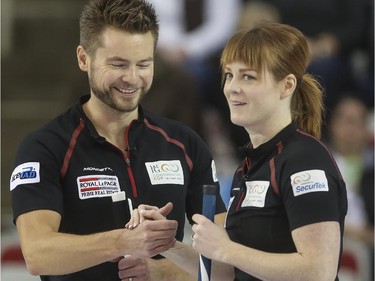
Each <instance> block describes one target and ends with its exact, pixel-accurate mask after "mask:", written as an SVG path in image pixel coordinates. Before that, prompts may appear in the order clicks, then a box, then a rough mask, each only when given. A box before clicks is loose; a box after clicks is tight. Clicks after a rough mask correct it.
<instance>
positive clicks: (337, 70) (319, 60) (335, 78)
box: [243, 0, 367, 109]
mask: <svg viewBox="0 0 375 281" xmlns="http://www.w3.org/2000/svg"><path fill="white" fill-rule="evenodd" d="M365 1H366V0H305V1H300V0H243V2H244V3H249V2H261V3H267V4H269V5H273V6H274V7H275V8H276V9H277V10H278V13H279V16H280V21H281V22H283V23H287V24H290V25H292V26H295V27H297V28H298V29H300V30H301V31H302V32H303V33H305V35H306V36H307V37H308V40H309V44H310V52H311V54H312V61H311V65H310V67H309V69H308V72H309V73H311V74H313V75H316V76H318V77H320V78H321V83H322V84H323V86H324V88H325V91H326V97H325V104H326V106H327V107H328V109H329V108H331V107H332V106H333V104H334V103H335V101H336V99H337V97H339V95H340V93H342V92H343V90H347V89H353V88H355V87H356V85H355V82H354V81H353V79H354V78H353V74H352V73H351V72H352V68H351V65H350V58H351V56H352V54H353V51H354V50H356V49H357V48H360V47H361V44H362V41H363V38H364V36H366V35H367V34H366V26H365V25H366V16H367V12H366V10H365V7H366V6H365Z"/></svg>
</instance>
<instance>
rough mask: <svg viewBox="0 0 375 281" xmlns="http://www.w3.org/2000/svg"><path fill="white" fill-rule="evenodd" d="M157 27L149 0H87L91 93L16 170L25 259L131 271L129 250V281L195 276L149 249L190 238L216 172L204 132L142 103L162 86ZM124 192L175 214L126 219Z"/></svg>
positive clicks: (93, 270) (47, 130)
mask: <svg viewBox="0 0 375 281" xmlns="http://www.w3.org/2000/svg"><path fill="white" fill-rule="evenodd" d="M158 28H159V27H158V23H157V18H156V15H155V11H154V9H153V7H152V6H151V5H150V4H147V3H145V2H144V1H143V0H133V1H131V0H129V1H127V0H109V1H108V0H93V1H89V2H88V4H87V5H86V6H85V7H84V9H83V12H82V14H81V18H80V37H81V38H80V45H79V46H78V48H77V59H78V64H79V67H80V69H81V70H82V71H85V72H87V74H88V79H89V85H90V95H87V96H84V97H82V98H81V100H80V103H79V104H77V105H76V106H73V107H72V108H70V109H69V110H68V111H67V112H65V113H63V114H62V115H60V116H59V117H57V118H56V119H54V120H52V121H51V122H49V123H48V124H47V125H45V126H43V127H42V128H41V129H39V130H37V131H36V132H34V133H32V134H30V135H29V136H27V137H26V138H25V139H24V141H23V142H22V144H21V146H20V148H19V151H18V153H17V157H16V163H15V169H14V171H13V174H12V176H11V180H10V189H11V191H12V200H13V211H14V221H15V223H16V225H17V230H18V233H19V237H20V243H21V247H22V251H23V254H24V257H25V260H26V265H27V267H28V270H29V271H30V273H31V274H33V275H40V276H41V280H80V281H84V280H90V281H92V280H120V279H119V276H118V270H119V269H118V266H117V261H118V260H119V257H121V256H124V255H125V256H126V257H127V258H126V259H125V260H122V262H121V270H122V274H124V272H125V275H127V276H121V278H126V279H124V280H133V278H134V279H136V280H176V279H177V280H184V278H186V280H187V278H189V276H188V275H187V274H185V273H183V272H182V271H181V270H179V269H177V267H174V266H173V265H172V264H171V263H170V262H169V261H167V260H165V259H157V258H155V259H149V257H154V256H155V255H157V254H159V253H161V252H163V251H165V250H167V249H169V248H170V247H172V246H173V245H174V243H175V239H178V240H182V238H183V229H184V222H185V211H186V214H187V216H188V218H189V220H190V221H191V216H192V215H193V214H194V213H199V212H201V208H202V206H201V205H202V203H201V202H202V185H203V184H217V183H216V182H217V179H216V175H215V169H214V162H213V160H212V157H211V155H210V153H209V152H208V149H207V146H206V145H205V144H204V142H203V141H202V139H201V138H200V137H199V136H198V135H197V134H196V133H195V132H193V131H192V130H190V129H188V128H187V127H185V126H183V125H181V124H179V123H177V122H175V121H172V120H167V119H165V118H162V117H160V116H156V115H154V114H151V113H149V112H147V111H144V110H143V109H142V108H141V107H140V106H139V104H140V102H141V100H142V98H143V97H144V96H145V95H146V93H147V91H148V90H149V89H150V87H151V84H152V78H153V69H154V64H153V58H154V51H155V47H156V43H157V39H158ZM121 192H122V193H123V192H124V193H125V197H126V200H124V201H120V204H123V206H122V207H124V206H125V205H124V204H125V203H124V202H129V201H127V200H130V203H132V205H133V206H134V207H137V206H138V205H139V204H141V203H146V204H151V205H156V206H158V207H162V206H164V205H165V204H166V203H167V202H172V203H173V210H171V204H168V205H167V206H166V207H165V208H167V210H166V212H165V213H168V214H169V215H168V219H169V220H165V221H154V222H153V221H152V222H146V223H145V224H142V225H141V226H140V227H137V228H134V229H132V230H130V229H125V228H122V227H121V226H120V227H119V228H118V229H116V226H117V225H119V224H120V225H122V226H124V225H125V223H126V222H127V221H128V220H129V216H125V215H124V214H123V213H121V214H119V213H116V212H114V211H113V210H114V208H113V206H114V203H113V202H112V199H111V196H112V195H113V194H120V193H121ZM218 201H219V204H218V206H217V213H223V212H224V211H225V207H224V205H223V202H222V200H221V199H220V198H219V200H218ZM116 204H118V202H117V203H116ZM162 209H163V208H162ZM124 213H125V212H124ZM117 217H120V218H121V221H120V222H119V221H118V219H116V218H117ZM221 217H222V215H221ZM177 222H178V223H177Z"/></svg>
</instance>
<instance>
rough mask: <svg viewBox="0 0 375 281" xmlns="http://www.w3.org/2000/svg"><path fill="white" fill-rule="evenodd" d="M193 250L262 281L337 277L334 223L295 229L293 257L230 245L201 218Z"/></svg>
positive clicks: (337, 231)
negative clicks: (295, 249) (295, 250)
mask: <svg viewBox="0 0 375 281" xmlns="http://www.w3.org/2000/svg"><path fill="white" fill-rule="evenodd" d="M193 220H194V221H195V222H196V223H197V224H195V225H194V226H193V231H194V232H195V235H194V241H193V248H194V249H196V250H197V251H198V252H201V253H202V254H203V255H204V256H206V257H208V258H211V259H214V260H217V261H220V262H223V263H226V264H230V265H232V266H234V267H237V268H239V269H241V270H242V271H244V272H247V273H248V274H250V275H253V276H255V277H257V278H259V279H262V280H268V281H273V280H275V281H283V280H286V281H289V280H295V281H298V280H303V281H309V280H320V281H324V280H327V281H328V280H329V281H332V280H334V279H335V276H336V274H337V267H338V260H339V252H340V227H339V224H338V223H337V222H320V223H314V224H311V225H306V226H303V227H300V228H298V229H295V230H294V231H293V232H292V237H293V240H294V243H295V245H296V248H297V252H296V253H290V254H275V253H267V252H263V251H259V250H255V249H252V248H249V247H246V246H244V245H241V244H238V243H235V242H233V241H231V240H230V239H229V237H228V235H227V234H226V232H225V230H224V229H220V228H219V227H218V226H217V225H215V224H213V223H212V222H211V221H209V220H208V219H206V218H205V217H203V216H201V215H194V217H193Z"/></svg>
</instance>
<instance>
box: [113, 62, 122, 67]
mask: <svg viewBox="0 0 375 281" xmlns="http://www.w3.org/2000/svg"><path fill="white" fill-rule="evenodd" d="M111 66H113V67H124V66H125V64H122V63H111Z"/></svg>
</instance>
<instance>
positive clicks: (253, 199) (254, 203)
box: [241, 181, 270, 208]
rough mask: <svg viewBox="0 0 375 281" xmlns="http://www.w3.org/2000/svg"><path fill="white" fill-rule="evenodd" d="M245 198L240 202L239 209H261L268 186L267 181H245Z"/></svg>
mask: <svg viewBox="0 0 375 281" xmlns="http://www.w3.org/2000/svg"><path fill="white" fill-rule="evenodd" d="M245 184H246V196H245V199H244V200H243V201H242V204H241V207H260V208H263V207H264V205H265V202H266V194H267V190H268V188H269V186H270V182H269V181H247V182H246V183H245Z"/></svg>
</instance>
